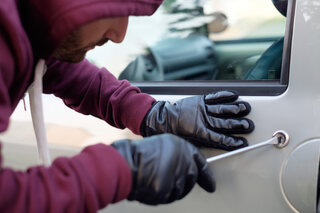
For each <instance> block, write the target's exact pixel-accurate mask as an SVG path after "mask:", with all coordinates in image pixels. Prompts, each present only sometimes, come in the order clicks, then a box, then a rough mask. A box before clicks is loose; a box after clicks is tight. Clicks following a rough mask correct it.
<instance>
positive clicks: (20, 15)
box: [0, 0, 254, 213]
mask: <svg viewBox="0 0 320 213" xmlns="http://www.w3.org/2000/svg"><path fill="white" fill-rule="evenodd" d="M161 3H162V0H117V1H115V0H100V1H95V0H67V1H66V0H46V1H43V0H28V1H20V0H2V2H1V4H0V29H1V30H0V132H4V131H6V130H7V128H8V125H9V119H10V116H11V114H12V112H13V111H14V109H15V107H16V106H17V104H18V102H19V101H20V100H21V99H22V98H23V97H24V95H25V93H26V92H27V90H28V89H29V90H30V91H31V92H30V96H31V98H30V99H32V100H31V102H32V103H33V104H34V106H33V109H35V110H34V111H33V113H34V114H35V115H34V116H33V118H34V120H35V121H34V122H35V129H36V134H37V136H39V138H40V139H39V138H38V137H37V140H38V139H39V140H40V141H41V137H43V135H45V133H44V132H43V129H44V128H43V123H42V122H43V120H41V113H42V111H41V95H40V97H39V94H41V93H42V92H43V93H46V94H54V95H55V96H57V97H59V98H61V99H62V100H63V101H64V103H65V104H66V105H67V106H68V107H70V108H72V109H74V110H76V111H78V112H80V113H83V114H90V115H93V116H96V117H98V118H100V119H103V120H105V121H106V122H107V123H108V124H110V125H112V126H115V127H117V128H122V129H123V128H129V129H130V130H131V131H132V132H133V133H135V134H139V135H142V136H145V138H144V139H140V140H135V141H131V140H120V141H115V142H114V143H113V144H112V145H111V146H108V145H104V144H102V143H97V144H96V145H91V146H88V147H86V148H84V149H83V150H82V151H81V152H80V153H79V154H77V155H76V156H74V157H71V158H64V157H61V158H57V159H56V160H55V161H54V162H53V163H52V164H51V165H48V164H46V165H44V166H34V167H31V168H29V169H28V170H27V171H15V170H13V169H10V168H3V167H1V170H0V197H1V199H0V212H33V213H35V212H96V211H97V210H98V209H101V208H104V207H105V206H107V205H108V204H110V203H115V202H119V201H121V200H123V199H128V200H137V201H140V202H142V203H145V204H150V205H156V204H165V203H170V202H173V201H175V200H179V199H181V198H183V197H184V196H185V195H186V194H188V192H190V191H191V189H192V188H193V186H194V185H195V184H196V183H198V184H199V185H200V186H201V187H202V188H203V189H205V190H206V191H208V192H213V191H214V190H215V182H214V179H213V175H212V173H211V172H210V169H209V166H208V164H207V163H206V160H205V158H204V157H203V156H202V155H201V153H200V152H199V151H198V149H197V148H196V147H195V146H194V145H197V146H206V147H213V148H221V149H225V150H233V149H237V148H240V147H244V146H247V141H246V140H245V138H243V137H239V136H232V135H230V134H233V133H236V134H241V133H249V132H251V131H252V130H253V128H254V125H253V122H252V121H251V120H249V119H246V118H242V117H244V116H246V115H247V114H248V113H249V111H250V105H249V104H248V103H246V102H242V101H237V98H238V96H237V94H235V93H233V92H228V91H220V92H217V93H213V94H209V95H205V96H194V97H190V98H186V99H182V100H180V101H177V102H176V103H174V104H171V103H169V102H166V101H156V100H155V99H154V98H152V97H151V96H150V95H148V94H144V93H141V92H140V90H139V89H138V88H137V87H134V86H131V85H130V83H129V82H128V81H119V80H117V79H116V78H115V77H114V76H113V75H112V74H111V73H110V72H109V71H108V70H106V69H105V68H101V69H100V68H97V67H96V66H94V65H93V64H91V63H89V62H88V61H87V60H86V59H85V54H86V52H87V51H88V50H90V49H92V48H94V46H96V45H102V44H104V43H106V42H107V41H108V40H109V41H112V42H115V43H119V42H121V41H122V40H123V39H124V37H125V34H126V29H127V24H128V18H129V16H141V15H151V14H153V13H154V11H155V10H156V9H157V8H158V7H159V5H160V4H161ZM142 36H143V35H142ZM41 87H43V88H41ZM37 94H38V95H37ZM31 105H32V104H31ZM31 108H32V106H31ZM37 126H38V127H37ZM41 135H42V136H41ZM176 135H177V136H176ZM40 144H41V143H40ZM193 144H194V145H193ZM1 162H2V159H0V163H1Z"/></svg>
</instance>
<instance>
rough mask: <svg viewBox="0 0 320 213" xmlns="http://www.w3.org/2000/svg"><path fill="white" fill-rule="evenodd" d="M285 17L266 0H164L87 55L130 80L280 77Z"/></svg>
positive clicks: (266, 78) (131, 19)
mask: <svg viewBox="0 0 320 213" xmlns="http://www.w3.org/2000/svg"><path fill="white" fill-rule="evenodd" d="M285 22H286V19H285V17H283V16H282V15H281V14H280V13H279V12H278V11H277V9H276V8H275V7H274V6H273V4H272V1H271V0H190V1H183V0H167V1H165V3H164V4H163V6H162V7H161V8H160V10H158V12H157V13H156V14H154V15H153V16H151V17H132V18H130V23H129V28H128V33H127V37H126V39H125V41H124V43H123V44H121V45H113V44H107V45H105V47H101V48H97V49H95V50H93V51H92V52H90V53H89V54H88V56H87V58H88V59H89V60H91V61H92V62H94V63H96V64H97V65H98V66H105V67H107V68H108V69H109V70H110V71H111V72H113V73H114V74H115V76H117V77H118V78H119V79H128V80H130V81H136V82H143V81H182V80H193V81H196V80H202V81H203V80H208V81H212V80H268V79H271V80H274V79H279V78H280V72H281V64H282V50H283V37H284V33H285Z"/></svg>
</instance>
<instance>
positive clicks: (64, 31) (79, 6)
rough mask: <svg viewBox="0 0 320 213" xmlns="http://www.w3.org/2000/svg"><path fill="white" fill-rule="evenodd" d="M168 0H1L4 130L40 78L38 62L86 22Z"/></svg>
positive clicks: (149, 10)
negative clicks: (33, 82)
mask: <svg viewBox="0 0 320 213" xmlns="http://www.w3.org/2000/svg"><path fill="white" fill-rule="evenodd" d="M161 3H162V0H24V1H22V0H1V4H0V47H1V48H0V100H1V101H0V111H1V116H0V132H2V131H4V130H5V129H7V127H8V122H9V117H10V115H11V114H12V112H13V110H14V109H15V107H16V106H17V104H18V102H19V101H20V99H21V98H22V97H23V96H24V94H25V92H26V90H27V88H28V87H29V86H30V84H31V83H32V81H33V79H34V68H35V64H36V62H37V61H38V60H39V59H41V58H42V59H49V58H50V57H51V56H52V54H53V53H54V51H55V49H56V48H57V47H58V45H59V44H60V43H61V41H62V40H63V39H64V38H65V37H66V36H67V35H68V34H69V33H70V32H71V31H73V30H75V29H76V28H79V27H80V26H82V25H84V24H87V23H90V22H92V21H95V20H98V19H100V18H108V17H123V16H146V15H152V14H153V13H154V12H155V11H156V9H157V8H158V7H159V6H160V4H161Z"/></svg>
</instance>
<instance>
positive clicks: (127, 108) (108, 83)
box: [44, 60, 155, 134]
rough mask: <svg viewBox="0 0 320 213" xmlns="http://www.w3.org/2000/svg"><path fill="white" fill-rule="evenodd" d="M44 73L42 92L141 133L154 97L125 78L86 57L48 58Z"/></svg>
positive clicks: (82, 110)
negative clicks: (72, 60) (74, 61)
mask: <svg viewBox="0 0 320 213" xmlns="http://www.w3.org/2000/svg"><path fill="white" fill-rule="evenodd" d="M47 65H48V71H47V73H46V75H45V76H44V92H45V93H53V94H54V95H56V96H58V97H60V98H62V99H63V101H64V103H65V104H66V105H67V106H69V107H70V108H72V109H74V110H76V111H78V112H81V113H83V114H90V115H93V116H95V117H98V118H101V119H103V120H105V121H106V122H108V123H109V124H110V125H112V126H115V127H117V128H121V129H123V128H126V127H127V128H129V129H130V130H131V131H132V132H133V133H135V134H140V125H141V122H142V120H143V118H144V117H145V115H146V113H147V112H148V111H149V109H150V108H151V106H152V103H153V102H154V101H155V100H154V99H153V98H152V97H151V96H150V95H148V94H144V93H141V92H140V90H139V88H137V87H134V86H131V85H130V83H129V82H128V81H126V80H122V81H119V80H117V79H116V78H115V77H114V76H113V75H112V74H111V73H110V72H109V71H108V70H106V69H105V68H101V69H99V68H97V67H96V66H94V65H93V64H91V63H90V62H88V61H87V60H84V61H82V62H80V63H77V64H72V63H67V62H61V61H58V60H51V61H48V62H47Z"/></svg>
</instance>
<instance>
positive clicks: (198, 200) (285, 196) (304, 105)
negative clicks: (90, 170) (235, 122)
mask: <svg viewBox="0 0 320 213" xmlns="http://www.w3.org/2000/svg"><path fill="white" fill-rule="evenodd" d="M295 3H296V7H295V14H294V25H293V32H292V33H293V34H292V46H291V56H290V72H289V83H288V88H287V90H286V91H285V92H284V93H283V94H281V95H279V96H273V97H272V96H242V97H241V99H243V100H245V101H248V102H250V103H251V106H252V112H251V113H250V115H249V118H250V119H252V120H253V121H254V122H255V124H256V128H255V131H254V132H253V133H252V134H250V135H247V138H248V141H249V143H250V144H251V145H252V144H256V143H259V142H262V141H265V140H267V139H269V138H271V137H272V135H273V133H274V132H276V131H277V130H284V131H286V132H287V133H288V134H289V136H290V143H289V145H288V146H287V147H285V148H283V149H277V148H275V147H273V146H269V147H263V148H260V149H257V150H254V151H250V152H247V153H244V154H240V155H237V156H233V157H230V158H228V159H223V160H221V161H217V162H214V163H212V164H211V168H212V170H213V172H214V176H215V179H216V184H217V189H216V192H215V193H213V194H208V193H206V192H204V191H202V190H201V189H199V188H195V189H194V190H193V191H192V193H191V194H189V195H188V196H187V197H186V198H185V199H183V200H181V201H178V202H176V203H174V204H170V205H166V206H158V207H157V208H154V207H147V206H144V205H139V204H128V203H122V204H117V205H119V206H117V205H116V206H113V207H112V208H109V211H108V212H118V211H119V208H120V209H124V208H125V209H126V212H195V211H196V212H224V213H233V212H246V213H248V212H249V213H250V212H252V213H254V212H259V213H263V212H266V213H269V212H315V210H316V205H317V203H316V202H317V198H316V196H317V194H316V189H317V177H318V164H319V152H318V151H319V139H318V138H320V92H319V91H320V83H319V79H320V71H319V67H318V64H319V63H318V60H319V59H318V58H319V57H318V56H319V50H320V39H319V38H320V21H319V20H320V14H319V13H318V12H317V11H319V9H320V1H318V0H317V1H313V0H297V1H295ZM156 97H157V96H156ZM157 98H159V99H169V97H166V96H159V97H157ZM175 98H176V99H178V98H181V97H175ZM175 98H173V97H172V96H171V100H172V101H174V99H175ZM309 144H311V145H310V146H309ZM310 151H311V152H310ZM203 152H204V154H205V155H206V156H208V157H209V156H213V155H217V154H220V153H222V151H218V150H209V149H203ZM298 152H299V154H298V155H297V153H298ZM297 156H299V157H300V158H302V159H304V156H306V158H305V159H304V165H305V167H306V169H307V170H299V168H300V167H299V166H301V164H299V165H292V164H295V162H294V161H296V160H297V159H296V158H297ZM294 168H296V170H294ZM289 171H290V172H289ZM305 171H308V173H307V175H308V177H307V178H305V179H303V180H301V181H302V182H301V183H296V184H297V185H295V188H294V187H293V188H290V187H289V186H290V184H291V185H292V184H293V185H294V182H293V181H294V180H295V179H296V178H298V180H300V179H299V177H301V172H305ZM291 178H292V179H291ZM299 184H301V187H303V188H304V189H303V190H301V191H300V193H302V194H300V195H299V194H298V191H297V190H299V187H298V186H299ZM288 187H289V188H290V189H289V188H288ZM305 187H306V188H305ZM308 189H310V191H309V190H308ZM306 190H307V191H306ZM303 195H305V196H306V197H304V198H305V199H307V200H306V202H304V200H301V199H302V197H303ZM301 196H302V197H301ZM300 198H301V199H300Z"/></svg>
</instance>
